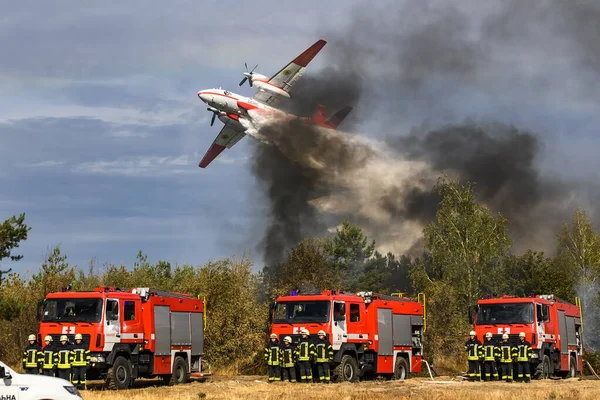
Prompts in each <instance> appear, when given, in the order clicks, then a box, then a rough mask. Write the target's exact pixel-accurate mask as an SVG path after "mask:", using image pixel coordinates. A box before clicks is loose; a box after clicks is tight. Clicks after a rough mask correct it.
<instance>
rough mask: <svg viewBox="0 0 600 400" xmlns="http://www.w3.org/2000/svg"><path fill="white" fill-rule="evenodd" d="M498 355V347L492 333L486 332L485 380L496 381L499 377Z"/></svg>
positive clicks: (484, 348)
mask: <svg viewBox="0 0 600 400" xmlns="http://www.w3.org/2000/svg"><path fill="white" fill-rule="evenodd" d="M498 356H499V354H498V348H497V347H496V344H495V343H494V341H493V340H492V333H491V332H488V333H486V334H485V342H483V372H484V374H483V380H485V381H489V380H493V381H495V380H496V379H498V372H497V371H496V357H498Z"/></svg>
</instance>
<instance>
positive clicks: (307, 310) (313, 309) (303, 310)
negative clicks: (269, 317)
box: [273, 301, 331, 324]
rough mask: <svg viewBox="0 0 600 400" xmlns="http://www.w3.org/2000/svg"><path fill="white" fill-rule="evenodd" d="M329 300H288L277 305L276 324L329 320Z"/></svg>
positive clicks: (274, 321)
mask: <svg viewBox="0 0 600 400" xmlns="http://www.w3.org/2000/svg"><path fill="white" fill-rule="evenodd" d="M330 307H331V303H330V302H329V301H286V302H282V303H277V306H276V307H275V316H274V318H273V323H275V324H293V323H296V322H329V310H330Z"/></svg>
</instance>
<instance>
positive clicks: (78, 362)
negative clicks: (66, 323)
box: [71, 333, 90, 390]
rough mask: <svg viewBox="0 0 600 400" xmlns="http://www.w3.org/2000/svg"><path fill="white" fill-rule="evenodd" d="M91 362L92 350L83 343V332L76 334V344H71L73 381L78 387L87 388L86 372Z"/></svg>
mask: <svg viewBox="0 0 600 400" xmlns="http://www.w3.org/2000/svg"><path fill="white" fill-rule="evenodd" d="M89 364H90V350H89V349H88V346H87V345H86V344H85V343H83V336H82V335H81V333H78V334H76V335H75V344H73V345H72V346H71V383H72V384H73V386H75V387H76V388H77V389H82V390H83V389H85V385H86V377H85V373H86V371H87V367H88V365H89Z"/></svg>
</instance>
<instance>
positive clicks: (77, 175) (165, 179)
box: [0, 0, 600, 272]
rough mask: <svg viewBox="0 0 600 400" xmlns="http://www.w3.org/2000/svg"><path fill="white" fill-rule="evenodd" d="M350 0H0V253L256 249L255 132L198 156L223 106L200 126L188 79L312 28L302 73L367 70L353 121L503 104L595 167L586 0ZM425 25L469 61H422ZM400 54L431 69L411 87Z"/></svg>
mask: <svg viewBox="0 0 600 400" xmlns="http://www.w3.org/2000/svg"><path fill="white" fill-rule="evenodd" d="M286 3H287V4H286ZM360 3H362V2H359V1H347V0H344V1H341V0H340V1H331V2H323V1H316V0H311V1H305V2H302V3H299V2H281V1H271V0H269V1H252V2H239V1H233V0H229V1H171V2H159V1H155V0H152V1H147V0H146V1H127V2H120V1H108V2H98V3H93V4H92V3H86V2H72V1H66V0H65V1H58V0H55V1H41V2H40V1H19V2H13V1H7V0H1V1H0V7H1V9H2V15H0V49H2V53H1V54H2V55H1V61H0V140H1V142H0V143H1V145H0V182H1V183H2V187H3V191H2V194H1V195H0V219H4V218H8V217H9V216H11V215H13V214H18V213H21V212H26V213H27V223H28V224H29V225H31V226H32V228H33V229H32V231H31V233H30V237H29V239H28V240H27V242H25V243H23V245H22V246H21V247H20V249H19V250H20V251H21V252H22V253H23V254H24V255H25V258H24V259H23V260H21V261H20V262H18V263H3V265H2V267H7V266H11V267H13V268H14V269H15V270H16V271H18V272H24V271H30V272H31V271H35V270H36V269H37V267H38V265H39V262H40V260H41V259H42V257H43V255H44V254H45V252H46V249H47V248H48V247H49V246H50V247H51V246H54V245H56V244H60V245H61V247H62V249H63V251H64V252H65V253H66V254H67V255H68V256H69V260H70V261H71V262H73V263H76V264H79V265H85V264H86V263H87V262H88V260H89V259H90V258H92V257H96V258H97V260H98V262H99V263H103V262H111V263H117V264H119V263H124V264H126V265H131V264H132V262H133V259H134V257H135V254H136V253H137V251H138V250H140V249H141V250H143V251H145V252H147V253H148V254H149V256H150V259H151V260H153V261H155V260H157V259H159V258H160V259H166V260H169V261H171V262H174V263H175V262H179V263H184V262H188V263H194V264H199V263H203V262H206V261H207V260H209V259H214V258H220V257H226V256H230V255H241V254H242V253H244V252H248V251H250V252H251V254H252V255H253V256H255V257H254V258H255V260H256V261H257V263H258V264H260V250H259V249H258V250H257V249H256V246H257V245H258V244H259V242H260V237H261V235H262V232H263V230H264V225H265V223H264V220H265V219H266V218H268V215H265V204H264V199H263V194H262V193H261V191H260V188H259V187H258V186H257V184H256V183H255V181H254V178H253V177H252V175H251V174H250V172H249V168H250V163H249V160H248V157H250V155H251V154H252V152H251V151H250V150H251V148H250V147H251V146H253V143H252V142H251V140H249V139H245V140H244V141H243V142H241V143H240V144H239V145H236V147H235V148H234V149H232V150H228V151H227V152H226V153H224V154H223V155H222V156H221V157H220V158H219V159H218V160H217V161H216V162H215V163H214V164H212V165H211V166H210V168H207V169H206V170H201V169H199V168H198V167H197V163H198V161H199V159H200V158H201V156H202V155H203V154H204V152H205V151H206V149H207V148H208V146H210V143H211V142H212V140H213V139H214V136H215V135H216V134H217V132H218V129H220V124H219V123H218V122H217V123H216V124H215V126H214V127H210V126H209V119H210V114H209V113H208V112H206V111H205V108H206V107H205V105H203V103H201V102H200V101H199V100H198V99H197V97H196V92H197V91H198V90H200V89H205V88H210V87H219V86H222V87H224V88H228V89H230V90H235V91H236V92H240V93H243V94H251V93H252V90H251V89H250V88H248V87H244V88H238V87H237V83H238V82H239V80H240V79H241V72H242V71H243V68H244V67H243V64H244V62H247V63H248V64H249V65H250V64H251V65H254V64H256V63H258V64H259V65H260V66H259V68H258V70H259V71H260V72H261V73H264V74H266V75H270V74H272V73H274V72H275V71H277V70H278V69H279V68H280V67H281V66H282V65H283V64H284V63H286V62H288V61H289V60H291V59H292V58H293V57H295V56H296V55H297V54H299V52H301V51H302V50H304V49H305V48H306V47H308V46H309V45H310V44H312V43H313V42H314V41H315V40H316V39H318V38H319V37H323V38H325V39H327V40H329V44H328V46H326V47H325V48H324V50H323V52H322V53H321V54H320V55H319V56H318V57H317V58H316V59H315V60H314V63H313V64H311V66H310V67H309V73H318V71H319V70H321V69H322V68H323V67H325V66H326V65H329V64H338V65H337V67H340V68H345V67H348V68H356V69H357V70H358V69H360V70H361V72H362V73H364V74H366V76H365V78H366V80H365V81H364V82H363V84H366V85H372V88H371V89H373V90H370V91H368V92H367V93H366V95H365V97H364V98H363V99H362V100H364V101H363V102H361V104H358V105H357V107H356V110H355V113H356V115H360V116H361V120H360V124H359V125H358V128H357V129H358V130H360V131H361V132H362V133H364V134H368V135H370V136H375V137H377V136H382V135H383V133H386V134H389V133H394V134H408V132H409V131H410V128H411V127H412V126H415V125H420V124H422V123H423V121H424V120H433V121H434V122H437V123H440V122H447V121H460V120H463V119H464V118H469V117H471V118H481V119H499V120H501V121H503V122H506V123H509V124H515V125H517V126H519V127H520V128H522V129H530V130H533V131H534V132H537V133H539V134H540V136H541V137H542V138H543V139H544V140H545V142H544V145H545V146H544V150H543V153H542V154H543V157H542V158H541V159H540V163H541V164H542V165H543V167H544V168H543V171H545V173H548V174H560V175H561V176H565V177H578V178H580V177H582V176H585V177H592V178H595V179H596V180H597V178H598V174H597V172H595V171H597V167H598V161H597V155H596V149H597V148H598V145H599V144H600V143H599V141H598V136H597V135H598V132H597V126H598V122H600V121H599V117H598V113H597V109H598V98H597V93H598V91H597V89H598V84H597V82H598V79H597V78H598V59H599V58H598V57H599V53H598V44H597V43H600V42H598V41H597V36H594V40H591V39H590V37H592V36H593V35H592V34H591V33H590V24H592V23H593V21H594V20H593V17H594V16H597V15H600V13H599V12H598V7H597V6H594V5H593V4H592V3H589V2H588V3H586V2H576V3H577V4H578V7H572V8H564V7H562V6H561V5H560V2H547V1H544V2H540V5H539V6H535V7H534V6H532V7H527V6H523V4H522V3H525V2H506V4H507V5H506V9H503V8H502V7H500V6H498V3H497V2H491V1H485V2H483V1H482V2H479V1H477V2H475V1H474V0H468V1H463V2H457V3H456V4H457V6H456V7H457V10H458V11H457V12H456V13H455V14H452V13H448V11H447V8H448V6H446V5H445V4H447V3H446V2H443V1H431V2H425V3H426V4H425V3H423V4H425V5H423V6H420V7H415V6H414V3H413V5H410V3H411V2H399V1H389V2H381V3H379V2H378V8H375V9H372V7H371V6H368V7H365V6H361V5H360ZM527 3H528V2H527ZM356 4H359V5H358V6H356ZM369 4H372V3H369ZM386 4H387V5H386ZM440 10H443V11H440ZM507 10H512V11H507ZM586 10H587V11H586ZM582 14H583V15H585V16H589V17H590V18H592V19H591V22H589V21H588V20H589V18H582V16H581V15H582ZM440 15H441V16H442V17H443V18H441V19H440ZM448 15H451V18H449V17H448ZM465 16H467V17H465ZM398 21H401V22H402V23H401V24H400V23H398ZM438 21H441V23H438ZM581 21H584V22H583V25H582V29H580V30H577V29H574V26H577V24H578V23H579V24H582V22H581ZM428 24H429V25H428ZM528 24H529V25H528ZM596 24H597V21H596ZM528 26H529V27H530V28H528ZM532 26H535V28H536V29H533V28H531V27H532ZM596 26H597V25H596ZM352 27H354V29H352ZM424 27H425V28H424ZM433 27H435V30H434V33H435V32H438V35H439V36H448V35H456V37H457V38H460V39H461V40H463V39H465V40H466V41H465V42H462V43H468V44H469V45H472V46H473V48H472V49H466V50H468V51H471V50H472V51H473V52H475V54H478V55H479V54H481V55H482V56H481V57H479V58H477V60H475V61H476V62H477V63H478V64H477V65H476V66H474V67H473V68H472V69H468V68H466V67H465V65H463V64H462V62H463V61H464V60H458V61H461V64H460V68H462V69H461V70H462V71H466V73H461V74H454V75H453V74H447V73H446V72H447V71H445V70H437V69H436V68H437V67H434V68H433V69H428V68H430V66H432V65H434V66H435V65H436V64H435V63H430V62H427V60H426V59H424V58H426V56H428V55H430V54H431V52H432V51H433V50H434V49H435V48H434V47H432V46H433V45H434V44H435V42H428V41H427V40H428V38H430V37H432V36H431V32H432V30H433ZM482 27H483V28H482ZM390 31H392V32H397V34H398V43H399V45H402V46H403V47H402V49H401V51H395V52H385V51H377V50H374V51H373V52H369V48H371V47H372V48H373V49H377V48H378V46H381V45H382V43H384V44H389V43H390V41H389V38H387V37H386V36H389V32H390ZM357 38H358V39H357ZM406 38H411V39H412V40H407V39H406ZM355 39H356V40H359V41H360V43H362V44H363V46H362V50H363V53H362V54H355V55H354V56H353V57H352V58H353V59H352V60H349V59H344V58H342V57H341V56H340V54H341V53H343V51H342V50H343V47H344V40H348V41H350V40H355ZM401 39H402V40H401ZM489 46H493V49H490V48H488V47H489ZM448 48H449V49H450V50H452V51H450V52H448V53H447V57H445V58H444V59H445V60H446V61H447V63H449V65H451V63H453V62H456V60H455V59H453V57H454V55H455V53H456V52H459V53H460V52H461V51H465V49H464V48H462V47H460V46H459V47H452V46H450V47H444V48H441V49H439V50H437V53H436V54H434V56H436V57H438V58H435V60H439V59H440V58H439V54H438V53H440V52H443V51H447V50H448ZM380 50H381V49H380ZM384 50H385V49H384ZM381 54H388V55H389V57H387V58H386V56H381ZM391 55H394V56H395V55H401V56H402V58H393V57H392V56H391ZM586 55H587V56H586ZM380 56H381V57H380ZM354 57H355V58H354ZM415 60H416V61H415ZM399 65H400V66H402V68H403V69H402V71H412V72H411V73H412V74H413V75H411V76H413V77H414V76H416V77H417V78H418V76H419V74H420V73H422V72H423V71H425V72H428V73H430V74H435V73H439V78H438V79H428V80H426V81H423V82H421V83H419V85H421V86H419V88H418V90H414V91H413V92H410V91H409V90H408V89H410V86H407V82H408V81H406V80H403V79H405V78H406V76H407V75H402V76H398V75H396V74H395V72H394V71H396V69H397V67H398V66H399ZM411 67H415V68H414V70H411V69H410V68H411ZM467 67H468V65H467ZM410 82H412V83H414V82H419V81H418V79H417V80H416V81H415V80H412V81H410ZM400 91H405V92H404V93H403V95H401V96H400V95H398V92H400ZM217 125H219V126H217ZM592 211H593V210H592ZM259 266H260V265H259Z"/></svg>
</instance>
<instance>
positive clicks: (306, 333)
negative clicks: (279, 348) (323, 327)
mask: <svg viewBox="0 0 600 400" xmlns="http://www.w3.org/2000/svg"><path fill="white" fill-rule="evenodd" d="M300 334H301V335H310V332H309V331H308V329H306V328H304V329H302V330H301V331H300Z"/></svg>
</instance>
